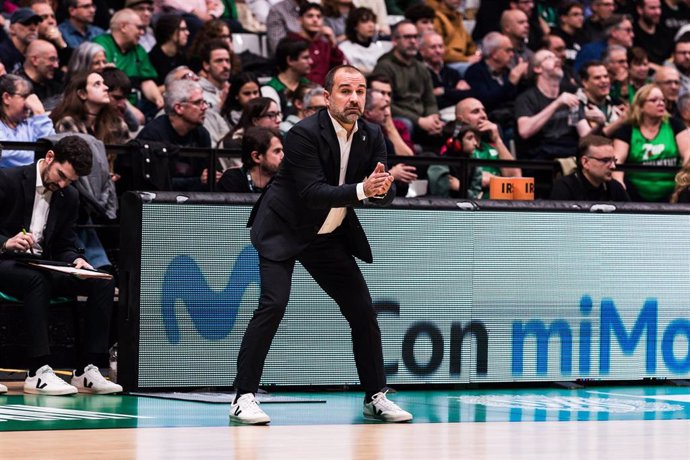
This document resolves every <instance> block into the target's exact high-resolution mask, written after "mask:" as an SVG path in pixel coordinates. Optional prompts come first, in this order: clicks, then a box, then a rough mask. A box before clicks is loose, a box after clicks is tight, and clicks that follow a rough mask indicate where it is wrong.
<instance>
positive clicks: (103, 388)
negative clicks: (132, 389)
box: [71, 364, 122, 395]
mask: <svg viewBox="0 0 690 460" xmlns="http://www.w3.org/2000/svg"><path fill="white" fill-rule="evenodd" d="M71 383H72V385H74V386H75V387H76V388H77V390H79V392H80V393H92V394H96V395H109V394H112V393H122V386H121V385H118V384H117V383H113V382H111V381H110V380H106V379H105V377H103V375H102V374H101V371H99V370H98V368H97V367H96V366H94V365H93V364H89V365H88V366H86V367H85V368H84V373H83V374H82V375H81V376H79V377H77V376H75V375H74V374H73V375H72V382H71Z"/></svg>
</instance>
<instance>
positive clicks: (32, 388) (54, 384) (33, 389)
mask: <svg viewBox="0 0 690 460" xmlns="http://www.w3.org/2000/svg"><path fill="white" fill-rule="evenodd" d="M76 392H77V389H76V388H75V387H73V386H72V385H70V384H69V383H67V382H65V381H64V380H62V379H61V378H60V377H58V376H57V375H55V372H53V369H52V368H51V367H50V366H48V365H47V364H46V365H45V366H43V367H41V368H40V369H38V370H37V371H36V375H34V376H33V377H29V376H28V375H27V376H26V380H24V393H29V394H33V395H49V396H64V395H73V394H75V393H76Z"/></svg>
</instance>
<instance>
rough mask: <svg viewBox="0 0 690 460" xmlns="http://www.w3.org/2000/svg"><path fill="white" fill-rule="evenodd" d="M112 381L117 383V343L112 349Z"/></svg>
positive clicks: (110, 374)
mask: <svg viewBox="0 0 690 460" xmlns="http://www.w3.org/2000/svg"><path fill="white" fill-rule="evenodd" d="M109 354H110V373H109V376H110V381H111V382H114V383H117V343H115V345H113V346H112V347H110V352H109Z"/></svg>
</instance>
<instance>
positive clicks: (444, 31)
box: [434, 0, 480, 73]
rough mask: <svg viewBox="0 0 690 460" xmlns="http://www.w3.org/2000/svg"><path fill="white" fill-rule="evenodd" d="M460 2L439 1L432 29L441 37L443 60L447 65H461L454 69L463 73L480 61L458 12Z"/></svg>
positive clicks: (457, 0) (451, 0) (475, 47)
mask: <svg viewBox="0 0 690 460" xmlns="http://www.w3.org/2000/svg"><path fill="white" fill-rule="evenodd" d="M461 4H462V0H440V1H439V2H438V9H437V10H436V18H435V19H434V29H436V32H438V33H439V34H440V35H441V37H443V44H444V45H445V48H446V53H445V55H444V56H443V60H444V61H445V62H447V63H463V64H461V65H459V66H456V67H455V68H456V69H457V70H459V71H460V72H461V73H464V71H465V69H466V68H467V66H469V65H470V64H474V63H475V62H477V61H478V60H479V59H480V56H479V55H478V54H477V45H475V44H474V42H473V41H472V37H471V36H470V34H469V33H468V32H467V30H466V29H465V26H464V24H463V19H464V17H463V15H462V13H461V12H460V11H459V8H460V5H461Z"/></svg>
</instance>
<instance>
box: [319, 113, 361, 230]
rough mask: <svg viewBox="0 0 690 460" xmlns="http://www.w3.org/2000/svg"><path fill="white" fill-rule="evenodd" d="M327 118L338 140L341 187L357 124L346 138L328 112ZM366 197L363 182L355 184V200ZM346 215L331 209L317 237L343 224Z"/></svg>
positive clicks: (343, 130)
mask: <svg viewBox="0 0 690 460" xmlns="http://www.w3.org/2000/svg"><path fill="white" fill-rule="evenodd" d="M328 117H329V118H330V119H331V123H333V129H335V135H336V137H337V138H338V145H340V175H339V177H338V185H343V184H344V183H345V173H346V172H347V162H348V160H349V159H350V149H351V148H352V139H354V135H355V133H356V132H357V129H358V126H357V123H355V127H354V129H353V130H352V132H351V133H350V135H349V136H348V135H347V130H346V129H345V128H343V126H342V125H341V124H340V123H338V121H337V120H336V119H335V118H333V117H332V116H331V113H330V112H328ZM366 197H367V196H366V195H365V194H364V182H360V183H358V184H357V198H358V199H359V200H360V201H361V200H364V199H365V198H366ZM346 213H347V208H331V210H330V212H329V213H328V215H327V216H326V220H325V221H324V222H323V225H321V228H320V229H319V235H323V234H326V233H331V232H332V231H333V230H335V229H336V228H338V227H339V226H340V224H342V223H343V220H344V219H345V215H346Z"/></svg>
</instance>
